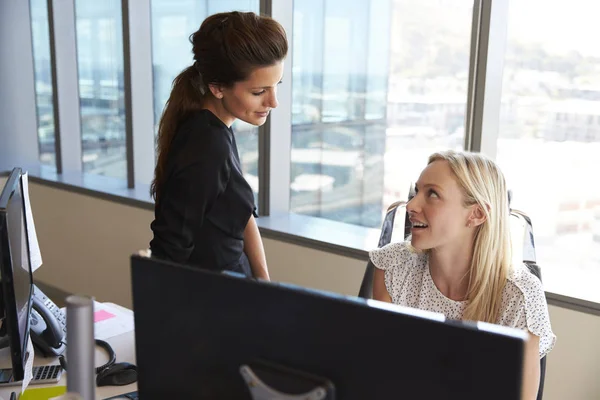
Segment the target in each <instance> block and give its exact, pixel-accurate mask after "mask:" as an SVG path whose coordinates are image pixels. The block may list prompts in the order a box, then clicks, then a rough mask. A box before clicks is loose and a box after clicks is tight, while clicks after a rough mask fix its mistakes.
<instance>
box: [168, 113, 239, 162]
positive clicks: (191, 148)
mask: <svg viewBox="0 0 600 400" xmlns="http://www.w3.org/2000/svg"><path fill="white" fill-rule="evenodd" d="M211 116H212V117H211ZM215 118H216V117H214V115H212V113H211V112H210V111H208V110H200V111H197V112H194V113H192V114H189V115H188V116H187V117H186V118H185V119H183V121H182V122H181V123H180V125H179V127H178V129H177V134H176V136H175V140H174V141H173V144H172V146H173V147H172V149H171V150H172V152H173V153H174V154H177V164H179V165H180V167H181V166H185V165H190V164H194V163H196V162H199V161H207V160H215V161H224V160H226V159H228V158H229V155H230V153H231V139H230V138H229V134H230V132H229V130H228V129H227V127H226V126H225V125H224V124H222V123H221V125H219V124H218V123H216V121H214V120H213V119H215Z"/></svg>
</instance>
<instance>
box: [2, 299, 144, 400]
mask: <svg viewBox="0 0 600 400" xmlns="http://www.w3.org/2000/svg"><path fill="white" fill-rule="evenodd" d="M103 304H104V305H108V306H112V307H116V308H117V309H119V310H120V311H122V312H123V313H127V314H129V315H130V316H131V318H133V311H131V310H129V309H127V308H124V307H121V306H119V305H117V304H113V303H103ZM106 341H107V342H108V343H110V345H111V346H112V348H113V349H114V351H115V353H116V354H117V362H123V361H126V362H129V363H132V364H135V335H134V332H133V331H131V332H126V333H123V334H121V335H118V336H114V337H112V338H109V339H106ZM9 351H10V350H9V349H8V348H4V349H1V350H0V368H11V363H10V352H9ZM106 361H108V356H107V354H106V352H105V351H104V350H102V349H101V348H99V347H96V365H102V364H104V363H105V362H106ZM52 364H58V357H42V356H41V355H38V353H36V354H35V358H34V360H33V365H52ZM94 379H95V378H94ZM49 386H67V374H66V373H65V371H63V374H62V377H61V379H60V382H59V383H56V384H50V385H29V387H28V388H32V389H33V388H42V387H49ZM19 390H20V386H6V387H1V388H0V397H1V398H3V399H4V400H8V399H10V393H11V392H13V391H19ZM136 390H137V383H132V384H130V385H127V386H102V387H97V388H96V400H102V399H105V398H108V397H111V396H116V395H118V394H123V393H129V392H134V391H136Z"/></svg>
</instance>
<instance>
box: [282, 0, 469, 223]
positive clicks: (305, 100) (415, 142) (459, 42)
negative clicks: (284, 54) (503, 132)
mask: <svg viewBox="0 0 600 400" xmlns="http://www.w3.org/2000/svg"><path fill="white" fill-rule="evenodd" d="M472 9H473V1H466V0H462V1H452V2H450V1H439V0H426V1H413V0H379V1H359V0H350V1H347V0H344V1H342V0H307V1H302V2H300V1H296V2H294V32H293V42H292V46H291V48H292V51H293V59H292V61H293V66H292V75H293V76H292V79H293V88H292V99H293V100H292V154H291V163H292V167H291V171H292V172H291V175H292V176H291V184H290V191H291V195H290V198H291V206H290V210H291V211H293V212H297V213H301V214H307V215H313V216H318V217H323V218H328V219H333V220H337V221H342V222H348V223H353V224H359V225H363V226H368V227H375V228H378V227H379V226H380V225H381V221H382V212H383V210H385V209H386V208H387V206H388V205H389V204H391V203H392V202H394V201H396V200H399V199H405V198H406V197H407V195H408V189H409V187H410V182H412V181H415V180H416V179H417V178H418V174H419V173H420V171H421V169H422V168H423V167H424V166H425V164H426V161H427V157H428V155H429V154H431V153H433V152H434V151H436V150H440V149H445V148H457V149H461V148H462V147H463V143H464V118H465V110H466V101H467V86H468V71H469V51H470V34H471V21H472Z"/></svg>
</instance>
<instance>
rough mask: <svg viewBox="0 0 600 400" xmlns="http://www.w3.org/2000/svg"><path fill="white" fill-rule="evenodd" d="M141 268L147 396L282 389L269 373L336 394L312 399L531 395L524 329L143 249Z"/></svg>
mask: <svg viewBox="0 0 600 400" xmlns="http://www.w3.org/2000/svg"><path fill="white" fill-rule="evenodd" d="M131 267H132V269H131V272H132V286H133V308H134V318H135V342H136V360H137V365H138V390H139V393H140V395H141V398H143V399H164V398H186V399H187V398H190V399H191V398H194V399H199V398H203V399H221V398H223V399H225V398H227V399H229V398H231V399H251V395H250V390H252V393H253V396H255V397H253V398H254V399H258V398H261V397H260V396H259V394H257V391H261V390H262V392H263V394H265V397H264V398H280V397H281V396H279V397H278V395H273V392H269V390H268V389H264V390H263V387H262V385H260V382H259V380H260V381H264V382H266V383H267V384H269V385H270V386H271V389H274V390H278V391H279V392H280V393H285V392H287V393H288V394H289V393H294V394H296V395H297V394H300V393H306V391H307V388H310V387H311V385H312V387H321V389H322V391H321V393H326V394H327V395H326V396H325V397H318V395H317V394H316V393H313V394H314V397H310V398H313V399H316V398H325V399H333V398H337V399H343V400H348V399H360V400H364V399H390V398H405V399H461V400H471V399H478V400H480V399H488V400H495V399H503V400H505V399H517V398H520V391H521V379H522V372H523V355H524V343H525V340H526V334H525V333H524V332H521V331H517V330H514V329H510V328H505V327H500V326H496V325H491V324H483V323H462V322H458V321H445V319H444V317H443V316H442V315H440V314H433V313H427V312H423V311H419V310H413V309H407V308H401V307H398V306H394V305H391V304H386V303H381V302H377V301H373V300H364V299H359V298H356V297H349V296H342V295H336V294H332V293H327V292H323V291H318V290H312V289H305V288H301V287H298V286H294V285H288V284H281V283H279V284H277V283H269V282H262V281H256V280H252V279H246V278H244V277H243V276H242V275H238V274H235V273H227V272H224V273H218V272H211V271H206V270H202V269H198V268H192V267H187V266H181V265H178V264H174V263H171V262H168V261H163V260H158V259H155V258H148V257H143V256H139V255H133V256H132V257H131ZM245 366H249V367H250V369H251V370H252V371H254V372H256V375H257V378H258V379H255V378H251V379H250V382H251V384H250V385H246V383H245V382H246V381H245V380H244V379H243V378H242V373H244V374H245V376H248V375H249V374H248V372H249V371H250V370H249V369H248V368H246V367H245ZM288 369H291V370H292V371H288ZM250 372H251V371H250ZM315 382H317V383H319V384H318V385H317V384H316V383H315ZM315 385H316V386H315ZM248 387H250V388H251V389H248ZM332 387H333V390H331V388H332ZM259 389H260V390H259ZM268 393H271V397H269V396H268ZM302 398H309V397H308V396H305V397H302Z"/></svg>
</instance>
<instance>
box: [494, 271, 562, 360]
mask: <svg viewBox="0 0 600 400" xmlns="http://www.w3.org/2000/svg"><path fill="white" fill-rule="evenodd" d="M502 307H503V312H502V313H501V314H502V315H501V316H500V324H501V325H507V326H512V327H515V328H519V329H526V330H528V331H529V332H531V333H533V334H534V335H536V336H538V337H540V357H543V356H544V355H546V354H547V353H548V352H549V351H550V350H552V348H553V347H554V343H555V342H556V336H555V335H554V333H553V332H552V327H551V324H550V316H549V312H548V303H547V302H546V294H545V293H544V288H543V286H542V282H541V281H540V279H539V278H538V277H537V276H536V275H534V274H533V272H531V271H530V270H529V268H528V267H527V266H526V265H525V264H523V263H519V264H516V265H514V266H513V268H512V271H511V273H510V274H509V277H508V281H507V283H506V285H505V287H504V293H503V299H502Z"/></svg>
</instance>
